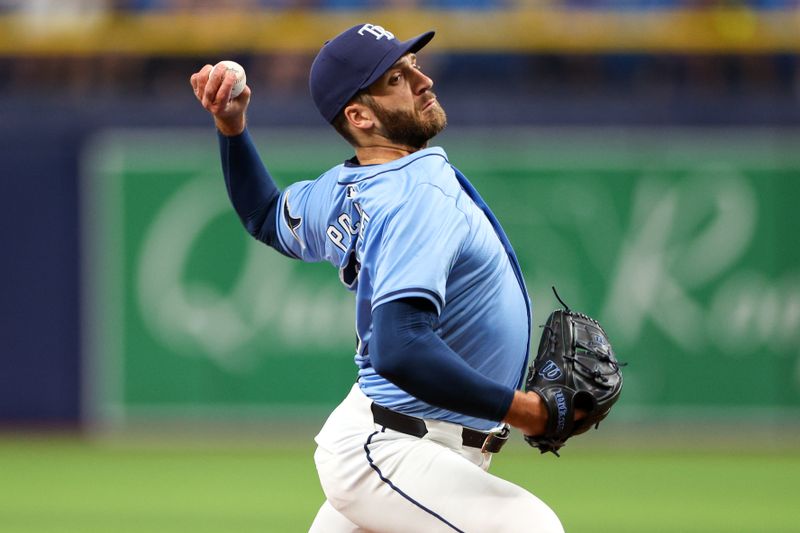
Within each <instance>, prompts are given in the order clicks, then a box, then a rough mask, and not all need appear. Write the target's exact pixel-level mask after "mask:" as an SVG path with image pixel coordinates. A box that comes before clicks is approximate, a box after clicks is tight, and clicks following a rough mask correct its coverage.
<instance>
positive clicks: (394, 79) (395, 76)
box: [389, 72, 403, 85]
mask: <svg viewBox="0 0 800 533" xmlns="http://www.w3.org/2000/svg"><path fill="white" fill-rule="evenodd" d="M402 77H403V75H402V74H400V73H399V72H398V73H397V74H393V75H392V76H391V77H390V78H389V83H390V84H392V85H397V84H398V83H400V80H401V79H402Z"/></svg>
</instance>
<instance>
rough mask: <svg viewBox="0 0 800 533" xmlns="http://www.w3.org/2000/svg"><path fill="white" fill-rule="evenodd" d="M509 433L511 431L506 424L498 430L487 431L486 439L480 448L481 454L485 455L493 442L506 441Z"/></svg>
mask: <svg viewBox="0 0 800 533" xmlns="http://www.w3.org/2000/svg"><path fill="white" fill-rule="evenodd" d="M510 433H511V429H510V428H509V426H508V424H503V425H502V426H500V427H499V428H495V429H493V430H491V431H489V433H488V434H487V435H486V439H485V440H484V441H483V446H481V453H487V449H488V448H489V446H490V444H491V443H492V442H493V441H494V440H503V441H504V440H508V435H509V434H510Z"/></svg>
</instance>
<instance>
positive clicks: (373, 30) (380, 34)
mask: <svg viewBox="0 0 800 533" xmlns="http://www.w3.org/2000/svg"><path fill="white" fill-rule="evenodd" d="M364 32H367V33H370V34H372V35H374V36H375V40H376V41H380V40H381V39H382V38H384V37H386V40H387V41H391V40H392V39H394V34H393V33H392V32H390V31H388V30H385V29H383V27H382V26H375V25H373V24H364V25H363V26H361V29H360V30H358V34H359V35H364Z"/></svg>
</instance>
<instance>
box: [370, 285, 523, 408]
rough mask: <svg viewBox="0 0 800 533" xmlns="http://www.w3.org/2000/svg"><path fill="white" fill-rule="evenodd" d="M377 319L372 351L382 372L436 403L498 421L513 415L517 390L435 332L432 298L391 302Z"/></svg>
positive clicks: (381, 307) (375, 314) (382, 307)
mask: <svg viewBox="0 0 800 533" xmlns="http://www.w3.org/2000/svg"><path fill="white" fill-rule="evenodd" d="M372 321H373V333H372V339H371V341H370V346H369V352H370V358H371V360H372V365H373V368H374V369H375V371H376V372H377V373H378V374H380V375H381V376H383V377H384V378H386V379H388V380H389V381H391V382H392V383H394V384H395V385H397V386H398V387H400V388H401V389H403V390H405V391H406V392H408V393H409V394H411V395H412V396H414V397H416V398H418V399H420V400H422V401H424V402H427V403H429V404H430V405H433V406H436V407H441V408H443V409H448V410H450V411H455V412H457V413H461V414H464V415H467V416H474V417H478V418H483V419H487V420H494V421H498V422H499V421H501V420H502V419H503V418H504V417H505V415H506V414H507V413H508V409H509V408H510V407H511V401H512V400H513V398H514V390H513V389H512V388H511V387H508V386H505V385H502V384H500V383H497V382H495V381H492V380H491V379H489V378H487V377H486V376H484V375H483V374H481V373H480V372H478V371H477V370H475V369H474V368H472V367H471V366H469V364H467V363H466V362H465V361H464V360H463V359H462V358H461V357H459V355H458V354H457V353H455V352H454V351H453V350H452V349H451V348H450V347H449V346H448V345H447V344H446V343H445V342H444V341H443V340H442V339H441V338H440V337H439V336H438V335H437V334H436V332H435V329H436V327H437V322H438V318H437V316H436V310H435V309H434V307H433V305H432V303H431V302H430V301H429V300H427V299H420V298H403V299H399V300H392V301H390V302H388V303H385V304H382V305H379V306H378V307H377V308H376V309H375V310H374V311H373V317H372Z"/></svg>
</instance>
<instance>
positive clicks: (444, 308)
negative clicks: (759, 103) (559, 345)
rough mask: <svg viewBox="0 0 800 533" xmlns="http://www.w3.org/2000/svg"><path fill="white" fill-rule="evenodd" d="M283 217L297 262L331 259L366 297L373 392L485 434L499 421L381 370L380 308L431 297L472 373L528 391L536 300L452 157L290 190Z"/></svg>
mask: <svg viewBox="0 0 800 533" xmlns="http://www.w3.org/2000/svg"><path fill="white" fill-rule="evenodd" d="M276 216H277V217H278V220H277V227H278V236H279V241H280V244H281V246H282V247H283V248H284V250H285V251H286V252H287V253H288V254H289V255H291V256H293V257H296V258H297V259H301V260H303V261H328V262H330V263H331V264H333V265H334V266H335V267H336V268H337V269H338V270H339V279H340V280H341V282H342V283H343V284H344V286H345V287H346V288H347V289H349V290H351V291H354V292H355V296H356V333H357V335H358V346H357V349H356V356H355V362H356V364H357V365H358V368H359V383H360V386H361V388H362V390H363V391H364V393H365V394H366V395H367V396H369V397H370V398H372V399H373V400H374V401H376V402H377V403H379V404H381V405H384V406H386V407H388V408H391V409H394V410H396V411H400V412H404V413H407V414H410V415H413V416H418V417H422V418H433V419H438V420H446V421H450V422H454V423H457V424H462V425H465V426H469V427H473V428H477V429H482V430H486V429H490V428H492V427H494V426H496V425H497V424H496V423H495V422H492V421H488V420H482V419H477V418H473V417H468V416H465V415H461V414H458V413H454V412H451V411H447V410H444V409H440V408H437V407H433V406H431V405H429V404H426V403H425V402H422V401H420V400H418V399H416V398H414V397H413V396H411V395H409V394H408V393H406V392H405V391H403V390H401V389H399V388H398V387H397V386H395V385H394V384H392V383H391V382H389V381H387V380H386V379H384V378H382V377H381V376H379V375H378V374H377V373H375V372H374V370H373V369H372V365H371V364H370V358H369V340H370V335H371V330H372V311H373V309H375V308H376V307H377V306H379V305H381V304H383V303H386V302H390V301H392V300H395V299H399V298H408V297H422V298H426V299H427V300H429V301H430V302H431V303H432V304H433V305H434V306H435V307H436V310H437V312H438V313H439V323H440V329H439V330H438V331H437V333H438V334H439V335H440V336H441V338H442V339H443V340H444V341H445V342H446V343H447V344H448V345H449V346H450V347H451V348H452V349H453V350H454V351H455V352H456V353H457V354H459V355H460V356H461V357H462V358H463V359H464V360H465V361H466V362H467V363H468V364H469V365H470V366H472V367H473V368H475V369H476V370H478V371H479V372H481V373H483V374H484V375H486V376H487V377H489V378H491V379H494V380H495V381H498V382H500V383H503V384H505V385H507V386H509V387H512V388H515V387H518V386H519V381H520V376H521V375H522V369H523V367H524V365H525V363H526V361H525V359H526V355H527V348H528V342H529V339H528V331H529V330H528V327H529V324H528V315H527V307H526V303H527V294H526V293H525V292H524V290H523V289H522V288H521V286H520V283H519V282H518V280H517V278H516V276H515V273H514V270H513V267H512V265H511V262H510V260H509V258H508V255H507V253H506V251H505V249H504V248H503V245H502V243H501V241H500V239H499V238H498V237H497V234H496V233H495V230H494V228H493V227H492V225H491V223H490V222H489V220H488V219H487V217H486V215H485V214H484V212H483V211H482V210H481V209H480V208H479V207H478V206H476V205H475V203H474V202H473V200H472V199H471V198H470V197H469V195H468V194H467V193H466V192H465V191H464V190H463V189H462V188H461V185H460V184H459V182H458V180H457V178H456V175H455V172H454V169H453V167H452V166H451V165H450V163H449V161H448V159H447V155H446V154H445V152H444V150H442V149H441V148H438V147H433V148H427V149H424V150H420V151H418V152H415V153H414V154H412V155H409V156H407V157H404V158H402V159H398V160H396V161H392V162H390V163H386V164H382V165H368V166H352V165H348V164H342V165H339V166H336V167H334V168H332V169H331V170H329V171H328V172H326V173H325V174H323V175H322V176H320V177H319V178H317V179H316V180H313V181H303V182H298V183H295V184H293V185H291V186H289V187H288V188H287V189H286V190H284V192H283V194H282V195H281V198H280V204H279V209H278V210H277V213H276ZM419 371H420V372H425V369H424V368H421V369H419ZM442 379H447V377H446V376H442Z"/></svg>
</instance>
